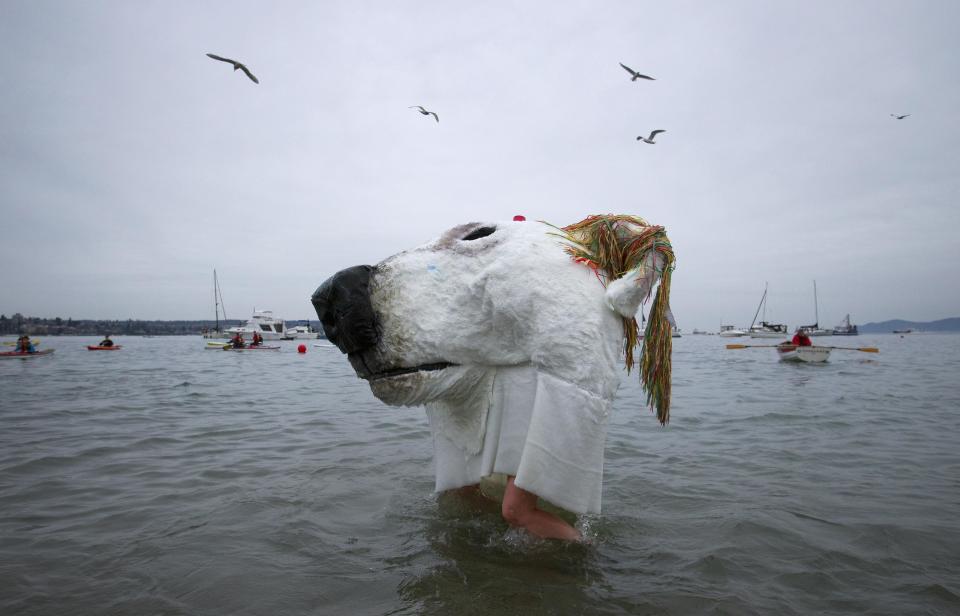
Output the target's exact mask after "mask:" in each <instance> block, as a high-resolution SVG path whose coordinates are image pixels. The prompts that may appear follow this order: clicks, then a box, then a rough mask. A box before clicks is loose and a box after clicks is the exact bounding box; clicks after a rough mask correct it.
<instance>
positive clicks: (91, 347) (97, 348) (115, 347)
mask: <svg viewBox="0 0 960 616" xmlns="http://www.w3.org/2000/svg"><path fill="white" fill-rule="evenodd" d="M122 348H123V345H122V344H115V345H113V346H108V347H105V346H100V345H94V344H91V345H88V346H87V350H88V351H119V350H120V349H122Z"/></svg>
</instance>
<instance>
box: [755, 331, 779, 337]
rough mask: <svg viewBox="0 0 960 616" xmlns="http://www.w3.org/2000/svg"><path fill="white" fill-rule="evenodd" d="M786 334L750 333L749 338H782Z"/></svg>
mask: <svg viewBox="0 0 960 616" xmlns="http://www.w3.org/2000/svg"><path fill="white" fill-rule="evenodd" d="M786 336H787V334H786V333H784V332H758V331H754V332H750V337H751V338H784V337H786Z"/></svg>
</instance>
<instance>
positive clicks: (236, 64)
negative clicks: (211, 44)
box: [207, 53, 260, 83]
mask: <svg viewBox="0 0 960 616" xmlns="http://www.w3.org/2000/svg"><path fill="white" fill-rule="evenodd" d="M207 57H208V58H213V59H214V60H219V61H221V62H227V63H229V64H232V65H233V70H237V69H240V70H241V71H243V72H244V73H245V74H246V75H247V77H249V78H250V81H252V82H253V83H260V80H259V79H257V78H256V77H254V76H253V73H251V72H250V69H248V68H247V67H246V66H244V65H243V63H242V62H237V61H236V60H231V59H230V58H221V57H220V56H218V55H216V54H212V53H208V54H207Z"/></svg>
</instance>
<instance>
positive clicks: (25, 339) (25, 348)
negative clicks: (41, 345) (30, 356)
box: [14, 336, 37, 353]
mask: <svg viewBox="0 0 960 616" xmlns="http://www.w3.org/2000/svg"><path fill="white" fill-rule="evenodd" d="M14 350H15V351H16V352H17V353H36V352H37V347H35V346H33V343H32V342H30V336H20V337H19V338H17V346H16V348H15V349H14Z"/></svg>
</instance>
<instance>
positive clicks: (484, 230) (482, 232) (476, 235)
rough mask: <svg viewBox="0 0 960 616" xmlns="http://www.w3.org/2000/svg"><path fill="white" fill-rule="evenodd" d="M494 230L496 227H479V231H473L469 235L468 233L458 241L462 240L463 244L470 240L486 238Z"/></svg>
mask: <svg viewBox="0 0 960 616" xmlns="http://www.w3.org/2000/svg"><path fill="white" fill-rule="evenodd" d="M496 230H497V228H496V227H480V228H479V229H474V230H473V231H471V232H470V233H468V234H467V235H465V236H463V237H462V238H460V239H461V240H463V241H464V242H469V241H470V240H478V239H480V238H481V237H487V236H488V235H491V234H492V233H493V232H494V231H496Z"/></svg>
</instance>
